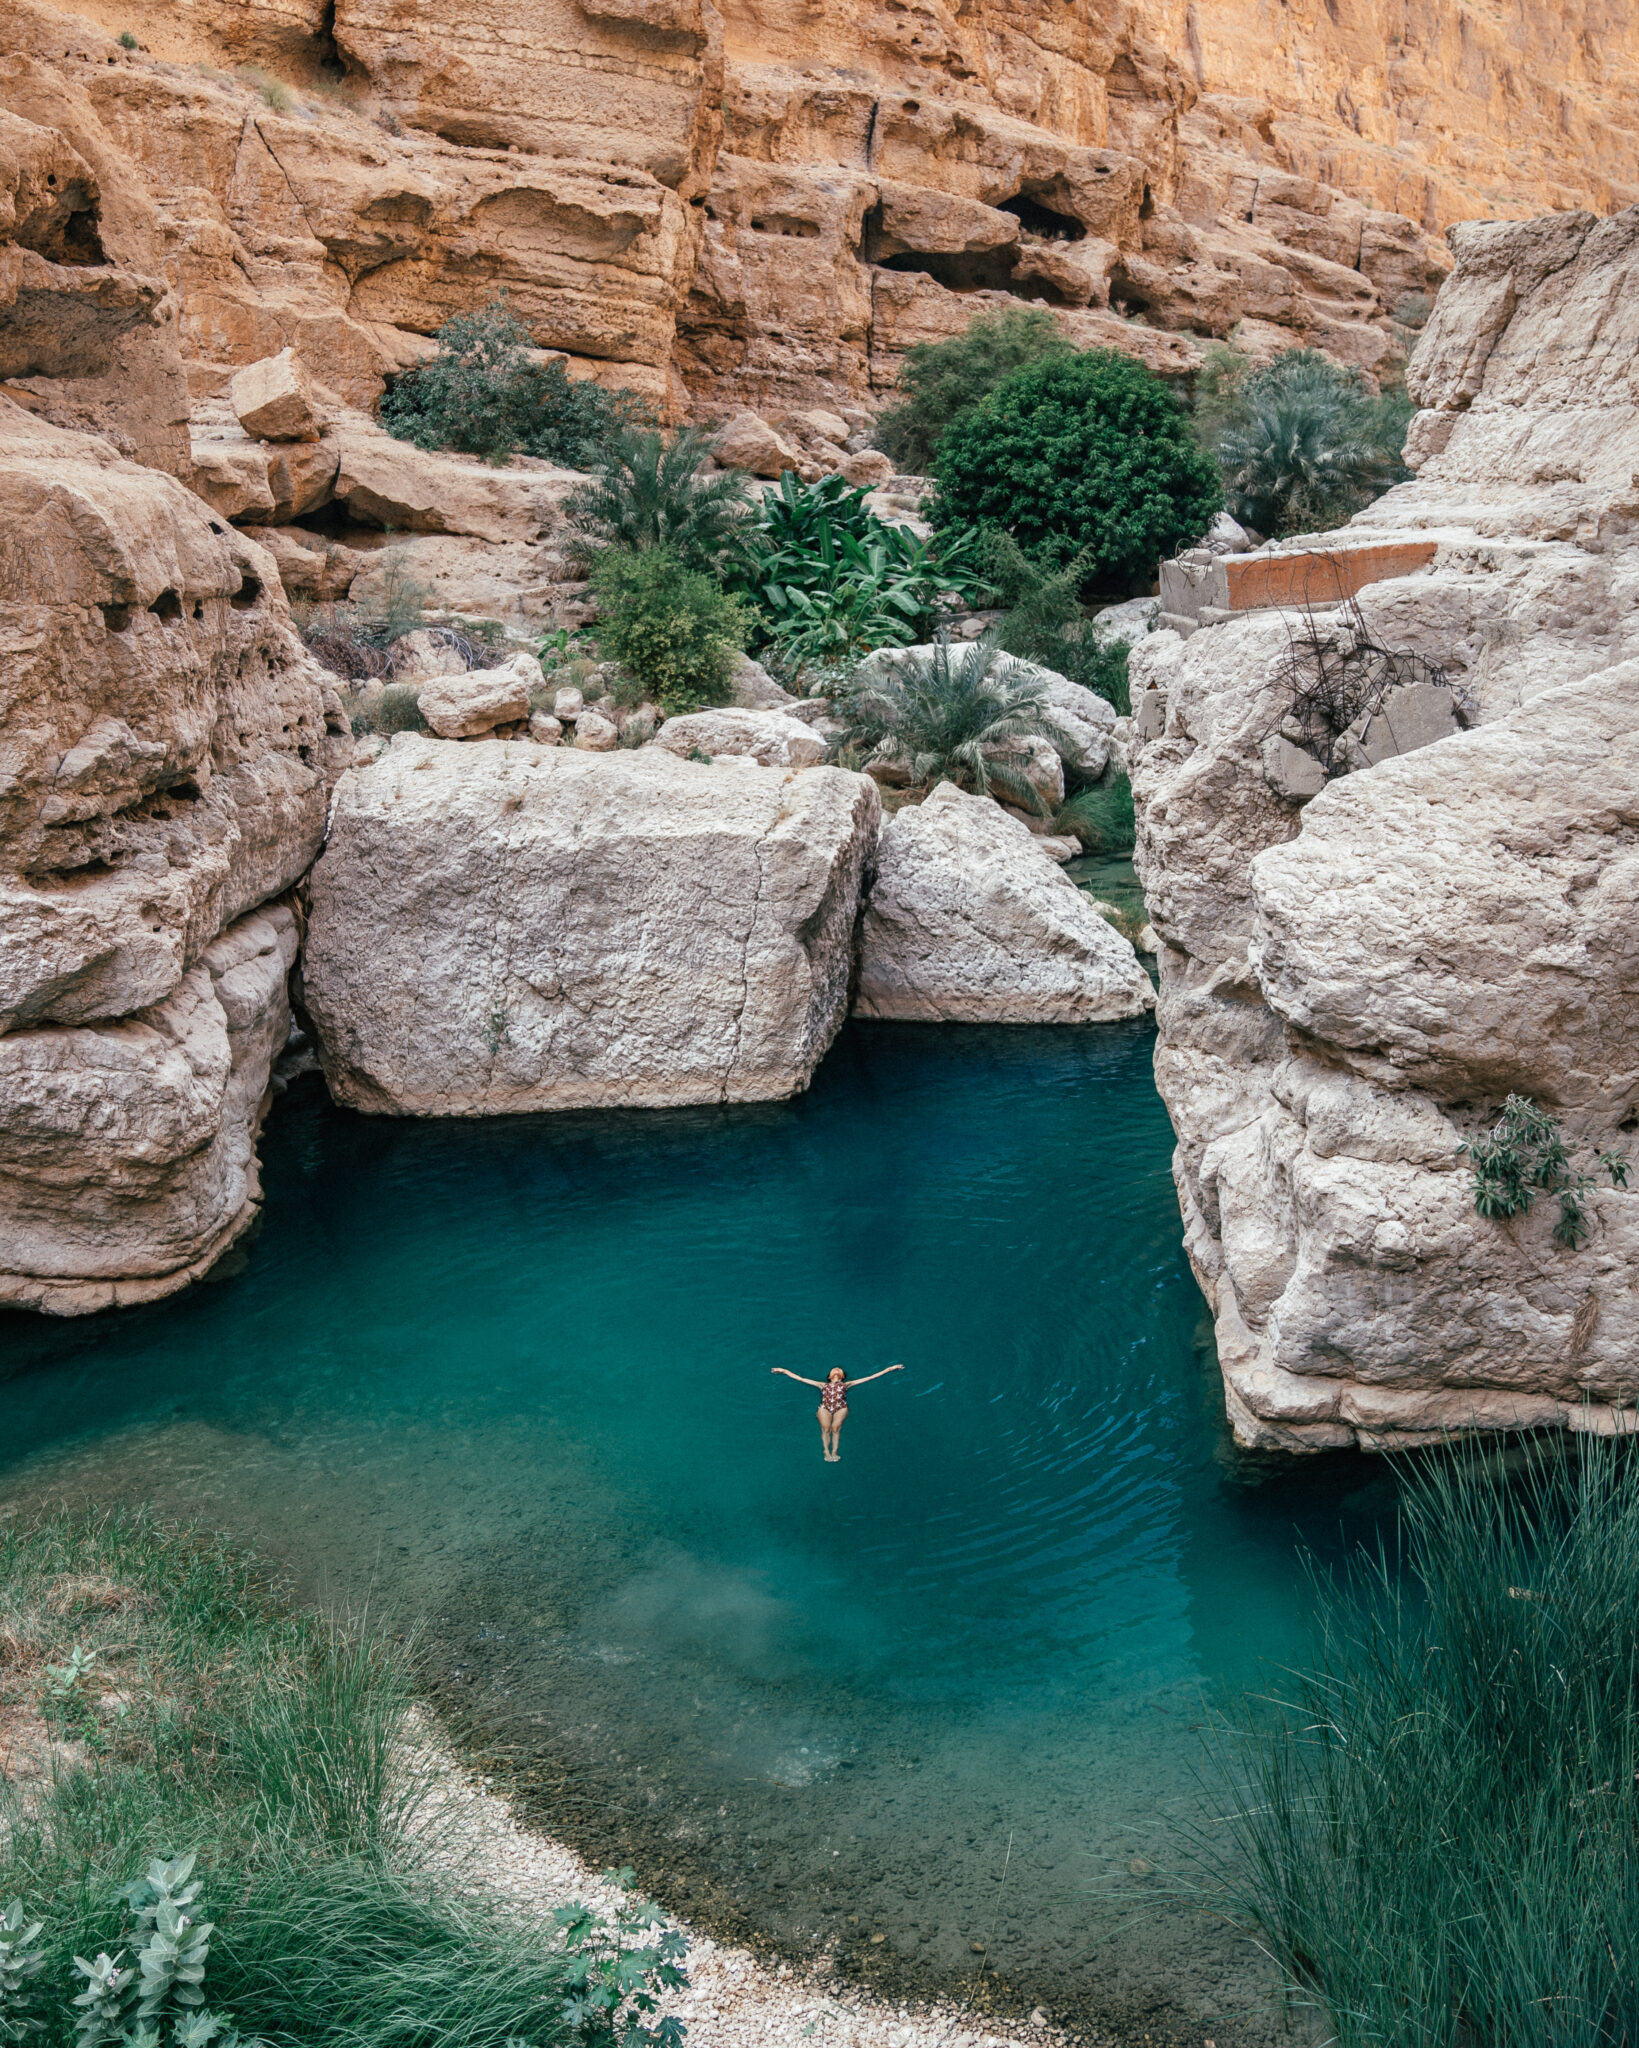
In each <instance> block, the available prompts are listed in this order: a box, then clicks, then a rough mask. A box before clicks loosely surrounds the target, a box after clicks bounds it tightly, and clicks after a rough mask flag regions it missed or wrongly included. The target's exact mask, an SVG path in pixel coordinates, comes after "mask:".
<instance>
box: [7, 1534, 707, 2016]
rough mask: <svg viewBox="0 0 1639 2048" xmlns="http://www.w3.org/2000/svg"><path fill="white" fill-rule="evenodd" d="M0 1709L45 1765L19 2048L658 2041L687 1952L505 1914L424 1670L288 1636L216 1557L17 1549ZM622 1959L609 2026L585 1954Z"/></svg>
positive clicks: (15, 1789) (237, 1568)
mask: <svg viewBox="0 0 1639 2048" xmlns="http://www.w3.org/2000/svg"><path fill="white" fill-rule="evenodd" d="M0 1709H3V1711H4V1715H5V1719H6V1725H7V1731H8V1743H9V1744H11V1745H13V1746H14V1747H21V1748H32V1749H33V1751H34V1753H35V1755H36V1756H37V1757H40V1756H43V1757H44V1764H45V1768H44V1770H43V1773H39V1774H36V1775H35V1776H34V1777H32V1778H30V1777H27V1776H19V1777H18V1778H17V1779H15V1780H11V1779H8V1780H5V1781H3V1782H0V1902H5V1904H4V1906H3V1908H0V2039H26V2040H28V2041H31V2042H34V2043H37V2044H38V2048H105V2044H106V2048H208V2044H209V2043H211V2042H212V2041H214V2042H215V2044H216V2048H233V2044H234V2042H235V2040H236V2039H237V2041H238V2042H239V2044H240V2048H255V2044H257V2043H263V2044H269V2048H298V2044H300V2048H557V2044H559V2043H576V2044H581V2048H598V2044H601V2043H603V2042H604V2041H605V2040H607V2041H608V2042H609V2043H611V2044H612V2043H613V2042H614V2041H615V2040H616V2039H617V2031H616V2029H617V2024H618V2026H625V2027H626V2028H627V2031H626V2033H625V2035H623V2036H618V2038H621V2039H624V2040H627V2041H632V2042H635V2041H637V2040H642V2039H652V2040H657V2041H658V2040H659V2039H660V2038H661V2037H660V2034H659V2031H658V2029H656V2030H649V2029H648V2028H647V2026H646V2022H643V2021H642V2019H641V2014H642V2013H643V2012H644V2011H645V2010H646V2009H652V2005H651V2006H650V2007H649V2008H645V2007H644V2006H643V2003H642V1999H643V1996H644V1995H645V1994H646V1993H647V1990H648V1987H649V1986H650V1985H651V1984H652V1983H670V1982H674V1981H681V1978H680V1976H679V1973H678V1972H677V1970H676V1968H675V1965H674V1964H673V1962H672V1961H671V1960H670V1958H671V1956H672V1955H673V1954H675V1952H676V1951H675V1943H676V1940H677V1938H676V1937H675V1936H667V1937H664V1939H663V1941H662V1942H660V1943H656V1942H655V1941H653V1940H652V1939H651V1938H650V1937H649V1936H648V1935H647V1934H646V1933H644V1932H642V1930H643V1929H644V1928H646V1927H647V1926H648V1925H649V1921H648V1920H646V1919H645V1918H644V1917H643V1915H642V1914H641V1913H633V1914H631V1915H629V1916H623V1918H622V1921H621V1923H620V1925H621V1927H622V1928H624V1927H625V1925H626V1920H627V1919H628V1918H629V1919H630V1926H631V1930H632V1938H630V1939H628V1938H627V1936H626V1935H625V1934H624V1933H621V1932H616V1933H611V1932H610V1931H609V1930H608V1929H606V1928H605V1927H604V1924H603V1923H601V1922H596V1923H591V1924H592V1926H593V1932H592V1933H590V1934H582V1935H581V1936H580V1937H579V1940H580V1944H581V1950H580V1952H577V1948H576V1945H575V1942H574V1941H573V1940H569V1939H566V1935H565V1932H564V1923H563V1921H562V1920H561V1918H560V1920H559V1922H558V1923H557V1925H556V1926H554V1924H553V1922H552V1921H551V1920H549V1919H547V1918H546V1917H545V1916H543V1915H538V1914H530V1913H528V1912H526V1911H523V1910H521V1909H520V1908H518V1907H517V1906H516V1905H515V1904H513V1903H512V1902H511V1901H509V1900H507V1899H505V1898H503V1896H502V1895H501V1894H500V1892H499V1891H498V1889H497V1888H496V1887H495V1886H494V1885H493V1884H492V1883H491V1882H490V1876H489V1872H488V1869H487V1868H486V1865H485V1863H484V1860H483V1859H484V1851H483V1845H482V1843H481V1842H475V1841H473V1840H472V1839H471V1838H469V1837H468V1836H467V1835H465V1834H463V1833H462V1832H461V1825H462V1824H461V1823H460V1822H459V1820H458V1819H452V1818H450V1815H451V1814H452V1812H453V1811H454V1809H452V1808H451V1806H450V1804H449V1802H448V1801H447V1800H445V1799H444V1797H443V1793H444V1790H445V1786H444V1782H443V1776H442V1772H443V1766H442V1765H441V1764H440V1763H439V1762H438V1761H437V1759H436V1757H435V1756H434V1755H433V1754H432V1753H431V1752H430V1750H429V1748H428V1746H427V1743H426V1740H425V1737H424V1735H423V1733H422V1731H421V1730H420V1729H419V1728H418V1726H417V1725H416V1723H415V1722H414V1721H413V1720H412V1718H411V1715H412V1688H411V1672H410V1666H409V1661H408V1655H407V1652H406V1650H405V1648H404V1646H403V1645H402V1644H401V1643H398V1642H395V1641H394V1640H392V1639H390V1638H389V1637H388V1636H387V1635H385V1634H384V1633H383V1632H381V1631H380V1630H375V1629H371V1628H368V1627H364V1626H359V1627H353V1626H349V1625H346V1624H343V1623H340V1622H337V1621H333V1620H329V1619H326V1618H324V1617H320V1616H316V1615H312V1614H306V1613H302V1612H299V1611H296V1610H293V1609H291V1608H290V1607H289V1606H288V1605H287V1604H286V1603H285V1602H284V1601H283V1600H282V1599H281V1598H280V1597H279V1594H278V1590H277V1588H275V1587H272V1586H271V1585H270V1584H269V1583H268V1582H267V1580H266V1579H265V1578H264V1577H263V1576H262V1575H261V1574H259V1573H258V1571H257V1570H256V1569H255V1568H254V1567H253V1566H252V1565H250V1564H248V1563H247V1562H245V1561H244V1560H243V1559H241V1558H239V1557H237V1556H236V1555H235V1554H234V1553H233V1552H231V1551H230V1550H228V1549H227V1548H225V1547H224V1546H222V1545H221V1544H218V1543H215V1542H212V1541H209V1540H207V1539H203V1538H200V1537H198V1536H197V1535H193V1534H190V1533H187V1532H176V1531H167V1530H162V1529H159V1528H157V1527H156V1526H155V1525H153V1524H152V1523H151V1522H148V1521H146V1520H144V1519H142V1518H140V1517H136V1516H129V1517H127V1516H110V1517H107V1518H103V1519H97V1520H86V1519H83V1518H72V1517H68V1516H59V1517H56V1518H53V1519H51V1520H48V1521H46V1522H43V1523H41V1524H40V1525H38V1526H37V1527H34V1528H30V1529H19V1528H17V1527H15V1526H11V1527H6V1528H4V1529H0ZM576 1911H577V1913H579V1915H580V1921H584V1920H586V1919H587V1916H586V1915H585V1914H584V1913H583V1912H582V1911H581V1909H576ZM580 1921H577V1923H576V1924H577V1927H578V1926H579V1925H580ZM666 1942H670V1943H672V1944H673V1947H672V1948H671V1949H670V1950H668V1954H667V1956H666V1957H660V1956H659V1954H658V1950H659V1948H660V1947H661V1946H664V1945H665V1943H666ZM611 1945H613V1947H614V1948H615V1949H616V1950H617V1951H619V1953H618V1954H617V1957H616V1961H615V1963H614V1964H613V1965H611V1968H612V1969H613V1971H614V1974H615V1976H616V1977H617V1978H618V1979H619V1986H620V1992H619V1997H618V1998H616V1999H614V2002H613V2004H612V2005H610V2004H609V2003H608V2001H607V2000H606V2002H605V2005H606V2009H605V2010H604V2011H603V2013H602V2015H601V2016H600V2017H598V2018H597V2019H596V2020H595V2022H594V2021H589V2019H588V2016H587V2012H586V2009H585V1996H584V1992H585V1985H584V1981H583V1980H584V1979H585V1978H586V1975H587V1962H586V1951H588V1950H590V1951H591V1952H592V1953H593V1954H594V1955H595V1956H601V1955H602V1954H603V1953H604V1951H606V1950H608V1949H609V1948H610V1947H611ZM651 1952H652V1953H651ZM645 1955H650V1962H649V1963H648V1964H645V1962H644V1961H643V1958H644V1956H645ZM667 1971H669V1972H670V1974H669V1975H664V1974H662V1973H664V1972H667ZM622 1973H624V1974H622ZM628 2021H630V2022H631V2024H630V2025H629V2026H628V2025H627V2022H628ZM665 2024H668V2025H669V2026H670V2028H671V2030H672V2031H671V2032H670V2033H669V2034H668V2035H667V2036H666V2038H667V2039H668V2040H675V2038H676V2023H675V2022H671V2023H665ZM634 2029H635V2031H634Z"/></svg>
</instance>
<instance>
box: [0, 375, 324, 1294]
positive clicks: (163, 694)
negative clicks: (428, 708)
mask: <svg viewBox="0 0 1639 2048" xmlns="http://www.w3.org/2000/svg"><path fill="white" fill-rule="evenodd" d="M0 558H3V559H4V561H5V562H6V564H7V573H6V577H5V582H4V590H3V592H0V616H3V622H4V632H5V639H6V644H7V647H8V649H9V660H8V664H7V671H6V683H5V689H6V704H5V719H4V740H3V748H4V753H3V761H4V768H5V780H4V784H3V787H0V1061H3V1063H4V1066H5V1071H6V1074H7V1077H8V1078H7V1081H6V1084H5V1086H4V1088H3V1089H0V1094H3V1095H4V1096H5V1099H6V1110H5V1112H4V1114H5V1117H6V1119H7V1120H6V1122H5V1126H4V1135H3V1136H0V1299H5V1300H13V1301H25V1302H28V1303H30V1304H31V1305H34V1306H39V1307H46V1308H57V1309H61V1310H63V1311H65V1312H77V1311H78V1310H80V1309H82V1308H86V1307H94V1306H100V1305H101V1304H102V1303H103V1302H105V1301H111V1300H123V1299H135V1298H150V1297H152V1296H153V1295H154V1294H158V1293H163V1292H165V1291H166V1290H167V1288H169V1287H171V1286H179V1285H181V1284H183V1282H184V1281H185V1280H186V1279H187V1278H189V1277H191V1275H192V1274H193V1273H194V1272H195V1271H197V1270H198V1269H199V1265H200V1262H201V1261H202V1260H203V1261H206V1262H208V1260H209V1259H210V1258H211V1257H213V1256H214V1255H215V1254H216V1253H217V1252H219V1251H220V1250H221V1248H222V1247H223V1245H224V1244H225V1243H227V1242H228V1241H229V1240H231V1238H232V1237H233V1235H234V1234H235V1233H236V1232H237V1231H238V1230H240V1229H243V1228H244V1226H245V1224H246V1223H247V1222H248V1220H249V1217H250V1214H251V1210H252V1207H253V1204H254V1199H255V1171H254V1159H253V1156H252V1153H251V1143H252V1139H253V1136H254V1131H255V1126H256V1121H257V1118H258V1115H259V1110H260V1103H261V1100H262V1095H263V1092H264V1090H265V1088H266V1084H267V1076H268V1063H269V1060H270V1058H271V1056H272V1052H273V1051H274V1050H276V1049H277V1046H278V1044H280V1043H282V1039H283V1033H284V1029H285V1025H286V1024H287V1022H288V1011H287V1010H286V1009H285V1008H284V1007H283V1006H284V996H283V992H282V991H283V975H284V971H285V966H287V965H288V959H286V957H285V956H286V954H287V953H289V952H291V951H292V950H293V938H292V933H293V925H292V922H291V918H290V915H289V913H288V912H280V913H279V914H278V915H277V916H276V917H273V918H272V919H271V922H270V919H269V917H268V916H263V917H261V918H260V919H257V918H247V913H250V912H254V911H256V910H257V908H258V906H260V905H263V904H266V903H268V902H270V901H271V900H272V899H274V898H276V897H279V896H280V895H282V894H283V892H285V891H286V890H288V889H289V888H290V886H291V885H292V884H293V883H294V882H296V881H297V880H298V879H299V878H300V877H301V875H302V874H303V873H304V871H305V870H306V868H307V867H308V866H309V864H310V863H311V862H312V860H313V858H314V856H315V855H316V853H317V851H318V847H319V843H320V840H321V839H322V837H323V833H324V823H325V807H326V801H327V796H328V790H329V785H330V782H331V781H332V780H333V778H334V775H335V774H336V773H337V772H338V771H339V768H340V765H341V763H340V760H339V759H338V755H339V754H340V753H341V752H342V751H343V750H344V749H350V746H351V742H350V740H348V739H346V738H345V737H343V735H344V734H345V731H346V725H345V720H344V719H343V718H342V716H341V712H340V707H339V705H338V704H337V702H336V699H335V697H334V694H333V692H331V691H330V690H329V689H328V685H327V679H326V678H325V677H324V675H323V672H322V671H321V670H319V669H318V668H317V667H316V666H315V665H314V663H313V662H312V661H311V659H310V658H309V657H308V656H307V655H306V653H305V652H304V651H303V649H302V647H301V645H300V643H299V641H298V640H297V639H296V637H295V635H294V634H293V633H292V632H291V630H290V627H289V623H288V620H287V618H286V615H285V609H284V602H283V599H282V597H281V596H280V594H279V587H278V579H277V576H276V574H275V572H274V568H273V564H272V562H271V560H270V559H269V558H268V556H266V555H265V554H264V553H263V552H262V551H261V550H260V549H259V548H257V547H256V546H254V544H252V543H251V542H249V541H247V540H246V539H245V538H244V537H243V536H241V535H240V534H238V533H235V532H234V531H233V530H232V529H231V528H229V527H227V526H226V525H225V524H223V523H222V522H220V521H217V520H213V519H212V518H211V516H210V514H209V512H208V510H207V508H206V507H205V506H204V505H203V504H202V503H201V502H200V500H199V499H198V498H196V497H194V496H193V495H192V494H191V493H190V492H188V491H187V490H185V489H184V488H183V487H182V485H181V484H179V483H178V482H176V481H175V479H174V478H171V477H169V476H165V475H163V474H161V473H159V472H158V471H156V470H152V469H143V468H139V467H138V466H137V465H135V464H133V463H130V462H127V461H124V460H122V459H121V457H120V456H118V455H117V454H116V453H115V451H114V450H113V448H111V447H110V446H109V445H108V444H107V443H106V442H103V441H100V440H98V439H95V438H93V437H91V436H88V435H83V434H75V433H69V432H66V431H64V430H62V429H59V428H55V427H51V426H48V425H44V424H42V423H41V422H40V421H38V420H37V419H34V418H31V417H30V416H29V415H28V414H27V413H25V412H24V411H22V410H21V409H20V408H18V407H16V406H14V405H11V404H9V403H6V402H5V401H4V400H0ZM270 932H271V933H272V934H273V936H272V937H270V936H269V935H268V934H269V933H270ZM247 947H248V949H249V950H248V952H247V951H246V950H245V949H246V948H247ZM275 956H277V957H278V959H279V960H280V961H281V962H283V964H281V965H279V966H278V967H277V970H276V971H275V969H274V968H273V966H272V964H271V963H272V962H273V960H274V959H275ZM253 960H259V961H261V962H262V963H263V964H262V965H261V966H259V967H253V966H251V965H249V964H248V963H250V962H251V961H253ZM264 983H265V984H266V986H264ZM275 984H277V986H275ZM253 985H254V986H253ZM145 1074H146V1075H147V1076H148V1081H151V1084H152V1087H151V1090H150V1089H149V1088H148V1084H147V1082H145V1080H144V1076H145ZM99 1076H102V1077H104V1078H102V1079H100V1078H99ZM105 1084H106V1088H107V1090H108V1091H110V1093H109V1095H108V1097H107V1100H104V1099H103V1095H102V1091H103V1089H104V1086H105ZM93 1182H95V1183H96V1185H95V1186H93V1185H92V1184H91V1183H93ZM99 1217H100V1218H101V1219H102V1221H101V1223H98V1222H97V1220H96V1219H97V1218H99ZM130 1288H136V1289H137V1290H138V1291H137V1293H135V1294H133V1293H131V1292H130V1291H129V1289H130ZM122 1289H124V1290H126V1291H123V1292H122V1291H121V1290H122Z"/></svg>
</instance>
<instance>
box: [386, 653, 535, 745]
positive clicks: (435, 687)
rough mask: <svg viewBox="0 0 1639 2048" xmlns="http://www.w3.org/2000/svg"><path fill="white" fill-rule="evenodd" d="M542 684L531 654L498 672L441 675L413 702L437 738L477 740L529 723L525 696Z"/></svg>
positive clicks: (517, 657) (512, 661)
mask: <svg viewBox="0 0 1639 2048" xmlns="http://www.w3.org/2000/svg"><path fill="white" fill-rule="evenodd" d="M540 680H541V665H540V663H539V662H538V661H537V660H536V659H535V657H534V655H532V654H516V655H514V656H513V658H512V659H511V660H510V661H509V662H507V663H506V664H505V665H504V666H503V667H501V668H486V669H473V670H472V671H470V672H469V673H467V674H465V675H449V676H440V677H439V678H438V679H437V680H436V681H432V682H429V683H426V684H424V685H423V687H422V691H421V694H420V696H419V697H418V698H417V699H416V702H417V704H418V705H419V707H420V710H421V715H422V717H423V718H424V719H425V720H426V721H427V723H428V724H429V725H430V726H431V727H432V729H433V731H434V732H435V733H437V734H438V736H439V738H440V739H446V740H468V739H478V738H480V737H481V736H482V735H484V734H486V733H491V732H493V731H494V730H495V728H496V726H498V725H513V724H516V723H517V722H518V721H520V720H522V719H526V718H528V716H529V693H530V691H531V690H532V689H538V688H539V687H540Z"/></svg>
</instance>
